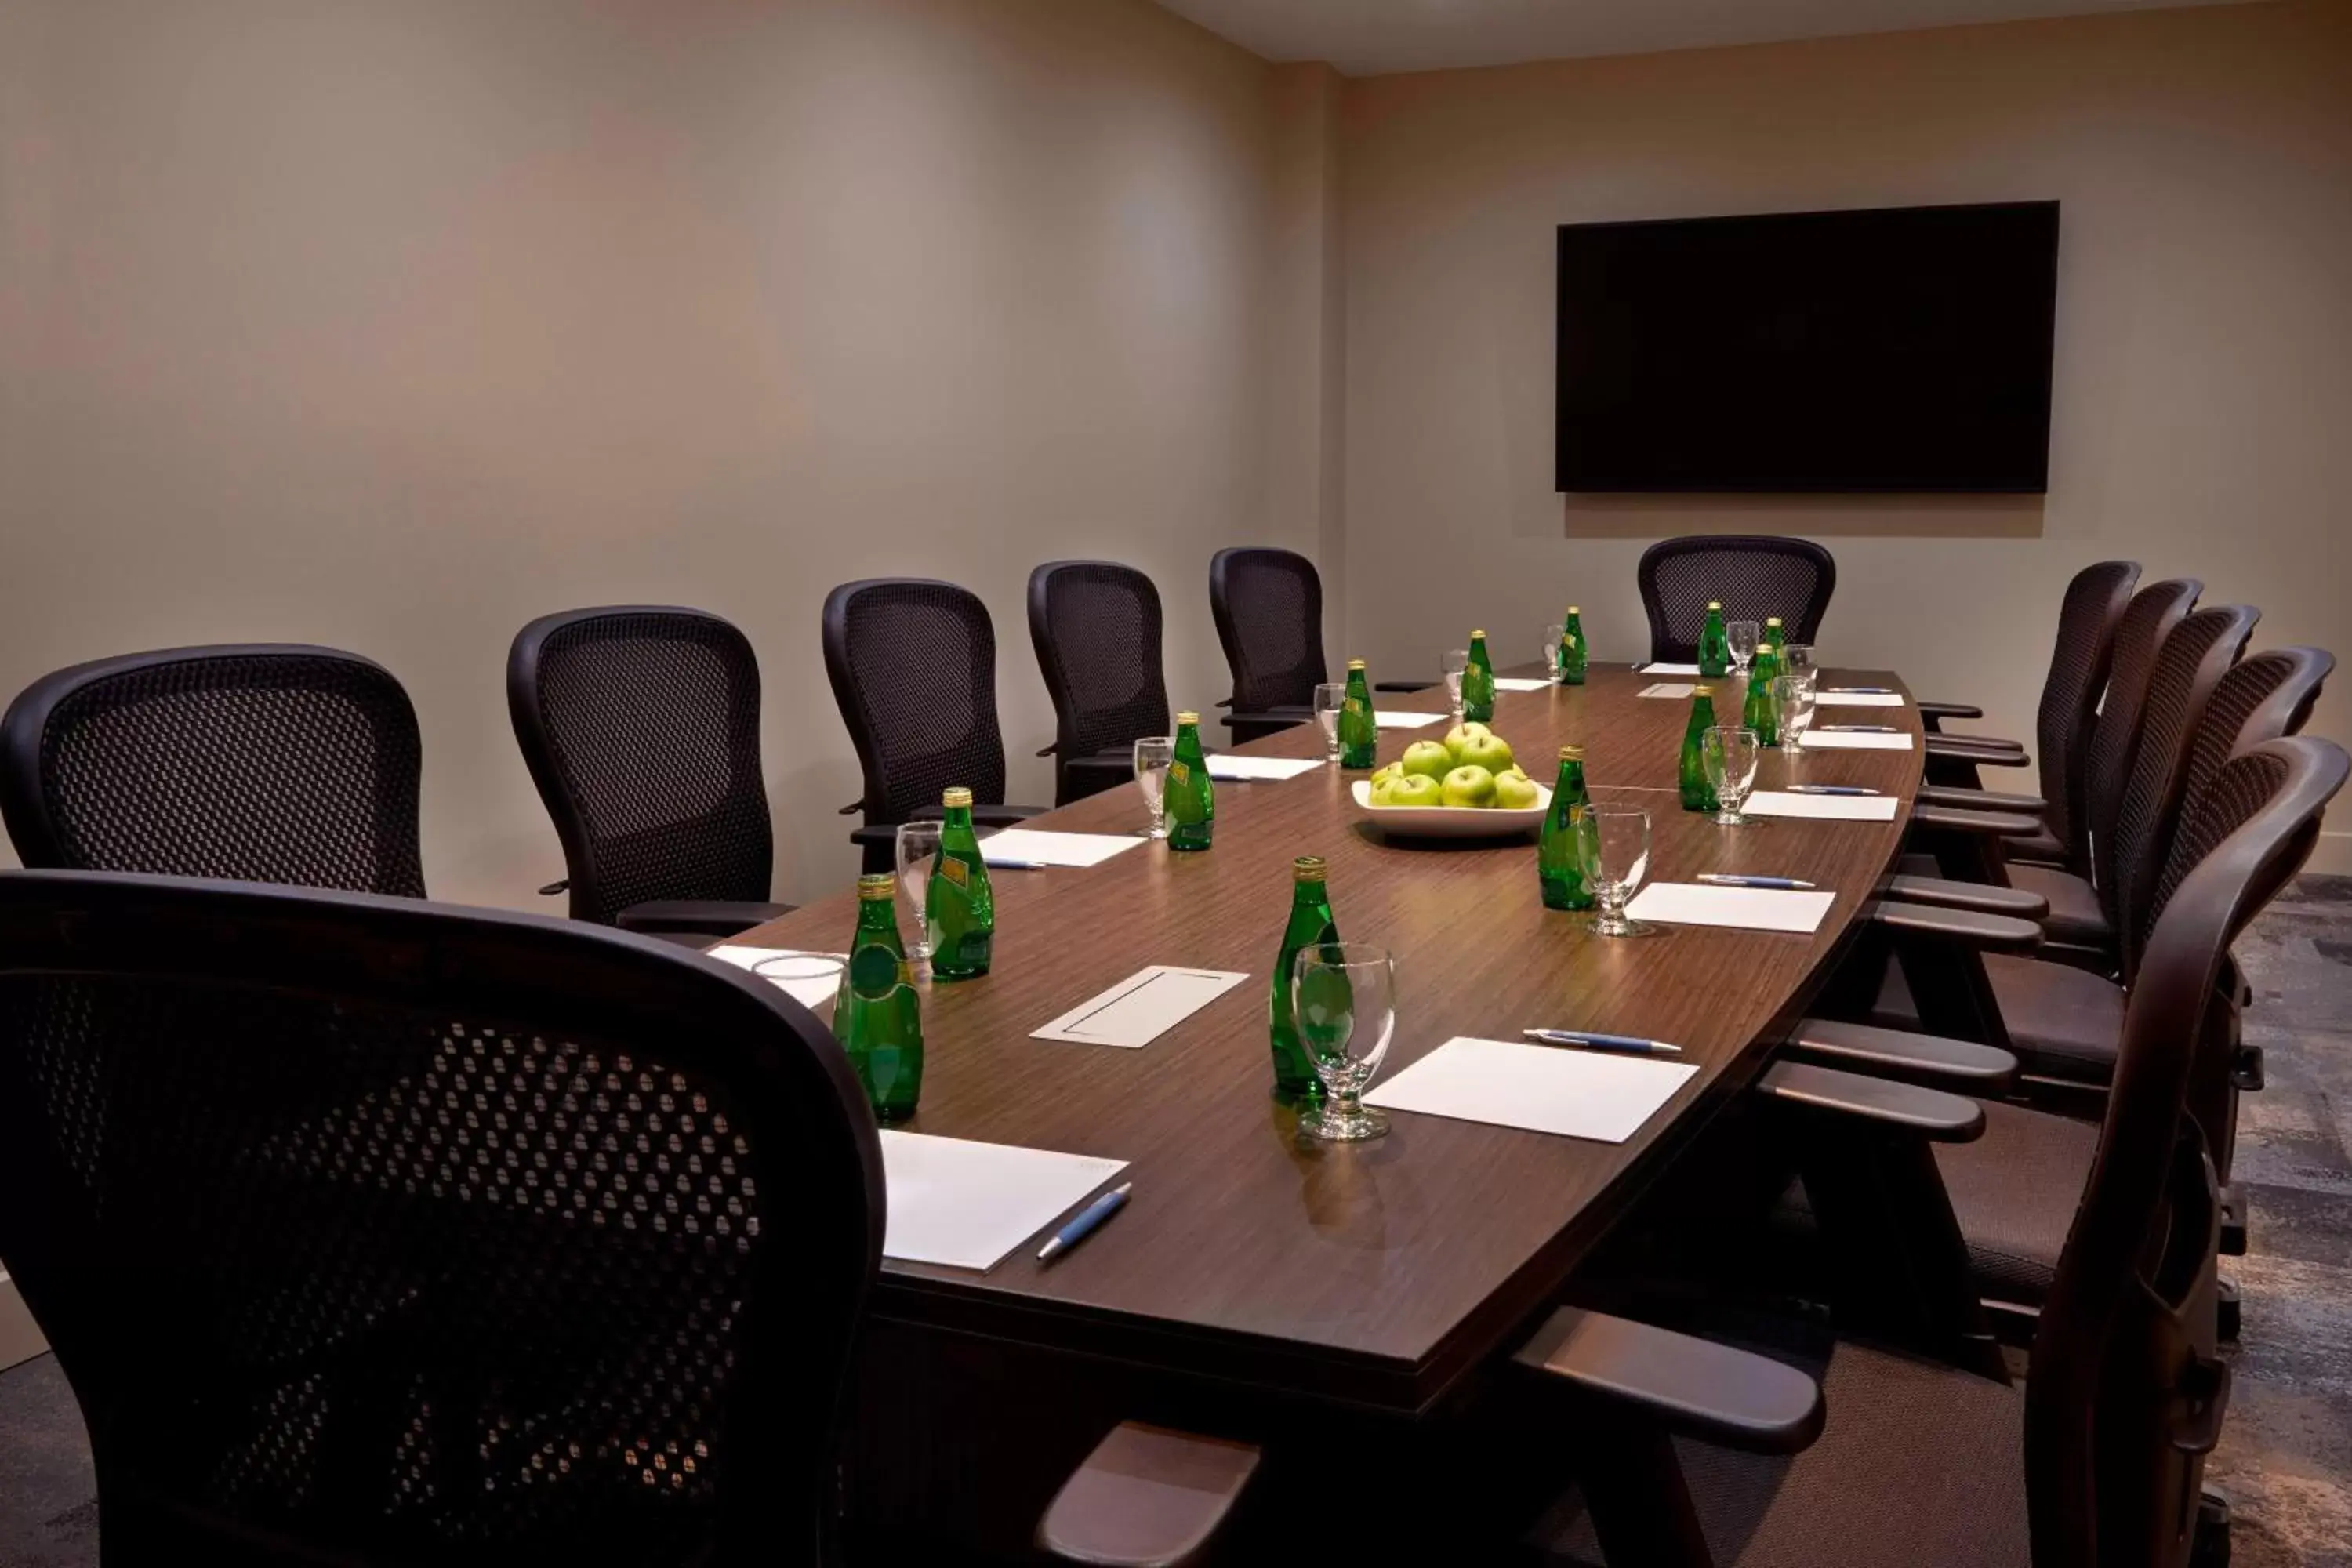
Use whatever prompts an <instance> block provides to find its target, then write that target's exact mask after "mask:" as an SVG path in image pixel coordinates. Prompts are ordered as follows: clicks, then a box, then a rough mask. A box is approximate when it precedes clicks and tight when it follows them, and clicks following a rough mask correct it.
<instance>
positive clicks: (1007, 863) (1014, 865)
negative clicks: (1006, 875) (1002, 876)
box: [981, 853, 1048, 871]
mask: <svg viewBox="0 0 2352 1568" xmlns="http://www.w3.org/2000/svg"><path fill="white" fill-rule="evenodd" d="M981 858H982V860H983V861H986V862H987V864H988V868H989V869H990V870H992V871H1043V870H1046V869H1048V868H1047V866H1046V864H1045V862H1044V861H1043V860H992V859H989V858H988V856H987V855H986V854H985V853H983V854H982V856H981Z"/></svg>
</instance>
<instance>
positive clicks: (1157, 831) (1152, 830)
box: [1143, 822, 1168, 838]
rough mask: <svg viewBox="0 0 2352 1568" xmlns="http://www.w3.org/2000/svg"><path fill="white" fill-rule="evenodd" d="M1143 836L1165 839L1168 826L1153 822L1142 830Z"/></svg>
mask: <svg viewBox="0 0 2352 1568" xmlns="http://www.w3.org/2000/svg"><path fill="white" fill-rule="evenodd" d="M1143 836H1144V837H1146V838H1165V837H1168V825H1167V824H1166V823H1164V822H1155V823H1153V824H1152V825H1151V826H1150V827H1148V828H1146V829H1145V830H1144V834H1143Z"/></svg>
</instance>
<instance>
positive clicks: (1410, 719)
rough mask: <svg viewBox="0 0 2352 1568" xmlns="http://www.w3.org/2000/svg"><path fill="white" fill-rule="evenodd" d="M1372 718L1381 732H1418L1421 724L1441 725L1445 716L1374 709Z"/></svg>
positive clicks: (1441, 714)
mask: <svg viewBox="0 0 2352 1568" xmlns="http://www.w3.org/2000/svg"><path fill="white" fill-rule="evenodd" d="M1372 718H1373V719H1374V721H1377V722H1378V723H1379V725H1380V727H1381V729H1383V730H1418V729H1420V728H1421V727H1422V726H1423V724H1443V723H1444V722H1445V719H1446V716H1445V715H1444V714H1443V713H1404V712H1392V711H1391V710H1388V709H1386V708H1375V709H1373V710H1372Z"/></svg>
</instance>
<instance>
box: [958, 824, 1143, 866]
mask: <svg viewBox="0 0 2352 1568" xmlns="http://www.w3.org/2000/svg"><path fill="white" fill-rule="evenodd" d="M1143 842H1144V840H1142V839H1140V838H1136V837H1129V835H1127V834H1124V833H1048V832H1045V830H1044V829H1042V828H1035V827H1008V828H1006V829H1005V830H1004V831H1003V832H1002V833H992V834H990V835H989V836H988V837H985V838H983V839H982V840H981V841H980V858H982V859H983V860H985V861H987V862H988V863H989V864H990V865H992V866H993V865H996V864H997V863H998V862H1000V861H1005V860H1032V861H1036V862H1039V863H1041V864H1043V865H1047V866H1099V865H1101V864H1102V863H1103V862H1104V861H1106V860H1108V859H1109V858H1111V857H1112V856H1114V855H1117V854H1118V853H1120V852H1121V851H1123V850H1128V849H1132V848H1134V847H1136V846H1138V845H1139V844H1141V843H1143Z"/></svg>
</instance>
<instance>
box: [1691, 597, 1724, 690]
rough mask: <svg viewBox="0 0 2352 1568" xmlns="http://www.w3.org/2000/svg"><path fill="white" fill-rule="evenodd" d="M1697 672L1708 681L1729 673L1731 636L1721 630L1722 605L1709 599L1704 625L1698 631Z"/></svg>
mask: <svg viewBox="0 0 2352 1568" xmlns="http://www.w3.org/2000/svg"><path fill="white" fill-rule="evenodd" d="M1698 672H1699V673H1700V674H1701V675H1704V676H1706V678H1707V679H1709V680H1715V679H1720V678H1721V677H1723V676H1726V675H1728V674H1730V673H1731V634H1730V633H1729V632H1727V631H1725V630H1724V629H1723V605H1721V604H1720V603H1718V602H1717V601H1716V600H1713V599H1710V600H1708V601H1707V605H1706V625H1705V626H1701V627H1699V629H1698Z"/></svg>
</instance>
